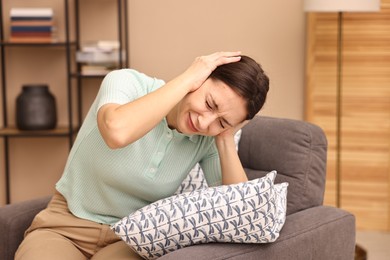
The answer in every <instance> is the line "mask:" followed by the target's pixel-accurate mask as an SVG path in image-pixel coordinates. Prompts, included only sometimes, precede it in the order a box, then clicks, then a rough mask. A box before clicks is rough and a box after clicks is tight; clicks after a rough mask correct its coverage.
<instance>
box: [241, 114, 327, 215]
mask: <svg viewBox="0 0 390 260" xmlns="http://www.w3.org/2000/svg"><path fill="white" fill-rule="evenodd" d="M326 150H327V140H326V137H325V134H324V132H323V131H322V129H321V128H319V127H318V126H316V125H313V124H311V123H307V122H303V121H298V120H293V119H281V118H270V117H263V116H256V117H255V118H254V119H253V120H251V122H250V123H249V124H247V125H246V126H245V127H244V128H243V129H242V135H241V140H240V145H239V149H238V153H239V156H240V159H241V162H242V164H243V167H244V168H245V170H246V172H247V175H248V178H249V179H254V178H259V177H262V176H264V175H265V174H266V173H267V172H269V171H270V170H276V171H277V172H278V176H277V177H276V180H275V183H279V182H288V183H289V191H288V198H287V215H289V214H291V213H294V212H297V211H300V210H302V209H306V208H310V207H314V206H318V205H322V203H323V197H324V189H325V173H326Z"/></svg>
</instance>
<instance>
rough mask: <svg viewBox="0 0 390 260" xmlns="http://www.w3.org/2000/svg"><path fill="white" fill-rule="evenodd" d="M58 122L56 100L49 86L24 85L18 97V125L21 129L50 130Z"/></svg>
mask: <svg viewBox="0 0 390 260" xmlns="http://www.w3.org/2000/svg"><path fill="white" fill-rule="evenodd" d="M56 124H57V109H56V101H55V97H54V96H53V95H52V94H51V93H50V92H49V87H48V86H47V85H24V86H23V88H22V92H21V93H20V94H19V96H18V97H17V99H16V126H17V127H18V128H19V129H21V130H48V129H53V128H55V127H56Z"/></svg>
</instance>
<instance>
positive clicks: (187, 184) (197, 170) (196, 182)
mask: <svg viewBox="0 0 390 260" xmlns="http://www.w3.org/2000/svg"><path fill="white" fill-rule="evenodd" d="M241 132H242V130H241V129H240V130H238V131H237V133H235V135H234V143H235V145H236V149H238V144H239V143H240V139H241ZM208 187H209V186H208V184H207V182H206V178H205V177H204V173H203V170H202V168H201V167H200V164H199V163H197V164H196V165H195V166H194V168H192V169H191V171H190V172H189V173H188V175H187V177H186V178H185V179H184V181H183V182H182V183H181V185H180V186H179V188H178V189H177V190H176V192H175V193H174V194H175V195H176V194H180V193H184V192H191V191H195V190H199V189H207V188H208Z"/></svg>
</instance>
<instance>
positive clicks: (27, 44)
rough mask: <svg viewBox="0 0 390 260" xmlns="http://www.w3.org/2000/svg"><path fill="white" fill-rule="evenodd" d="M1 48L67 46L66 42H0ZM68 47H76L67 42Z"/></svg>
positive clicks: (74, 43)
mask: <svg viewBox="0 0 390 260" xmlns="http://www.w3.org/2000/svg"><path fill="white" fill-rule="evenodd" d="M0 45H3V46H15V47H18V46H19V47H65V46H67V45H68V43H66V42H62V41H61V42H8V41H3V42H0ZM69 45H71V46H76V42H69Z"/></svg>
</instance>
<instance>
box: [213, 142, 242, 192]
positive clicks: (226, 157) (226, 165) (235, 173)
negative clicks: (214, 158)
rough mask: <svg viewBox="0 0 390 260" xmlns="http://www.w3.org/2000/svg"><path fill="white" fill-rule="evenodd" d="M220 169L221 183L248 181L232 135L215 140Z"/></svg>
mask: <svg viewBox="0 0 390 260" xmlns="http://www.w3.org/2000/svg"><path fill="white" fill-rule="evenodd" d="M216 143H217V148H218V153H219V158H220V162H221V170H222V184H224V185H228V184H235V183H239V182H244V181H248V178H247V176H246V173H245V171H244V168H243V167H242V164H241V161H240V158H239V157H238V153H237V150H236V146H235V143H234V139H233V137H231V138H223V139H221V138H219V139H217V140H216Z"/></svg>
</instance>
